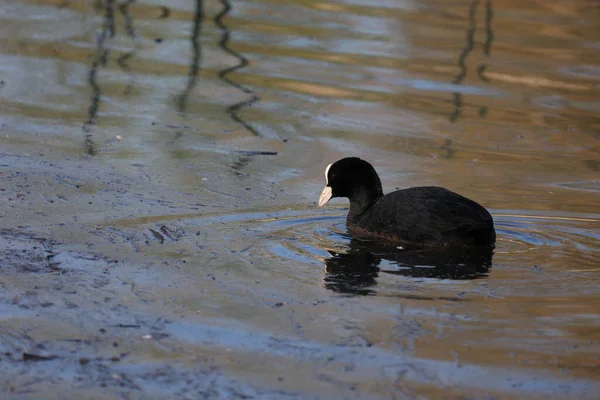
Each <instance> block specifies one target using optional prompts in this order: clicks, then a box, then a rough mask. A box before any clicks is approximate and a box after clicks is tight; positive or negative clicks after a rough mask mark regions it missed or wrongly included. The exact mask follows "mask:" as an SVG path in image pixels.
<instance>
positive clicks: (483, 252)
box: [324, 239, 493, 295]
mask: <svg viewBox="0 0 600 400" xmlns="http://www.w3.org/2000/svg"><path fill="white" fill-rule="evenodd" d="M329 253H330V254H331V257H329V258H327V259H325V268H326V273H325V278H324V282H325V287H326V288H327V289H330V290H333V291H334V292H339V293H346V294H353V295H373V294H375V290H374V288H373V287H374V286H375V285H376V284H377V278H378V277H379V276H380V274H394V275H403V276H407V277H412V278H438V279H456V280H462V279H476V278H479V277H482V276H486V275H487V274H488V272H489V269H490V267H491V264H492V255H493V249H492V248H491V247H488V248H484V249H469V250H465V249H460V250H448V249H444V250H439V249H435V250H432V249H419V250H404V249H403V250H400V249H396V248H390V247H384V246H382V245H378V244H376V243H373V242H365V241H360V240H357V239H352V241H351V242H350V248H349V250H348V251H347V252H346V253H334V252H331V251H330V252H329ZM382 279H385V277H382Z"/></svg>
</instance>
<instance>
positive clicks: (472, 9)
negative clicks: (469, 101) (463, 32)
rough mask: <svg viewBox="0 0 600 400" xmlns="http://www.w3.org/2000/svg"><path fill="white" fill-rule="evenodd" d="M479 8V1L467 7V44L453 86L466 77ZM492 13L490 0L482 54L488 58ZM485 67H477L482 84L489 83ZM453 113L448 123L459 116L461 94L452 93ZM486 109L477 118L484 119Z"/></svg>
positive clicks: (488, 0) (459, 60) (459, 59)
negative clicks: (467, 62)
mask: <svg viewBox="0 0 600 400" xmlns="http://www.w3.org/2000/svg"><path fill="white" fill-rule="evenodd" d="M478 6H479V0H473V1H472V2H471V6H470V7H469V26H468V28H467V43H466V45H465V47H464V49H463V51H462V52H461V54H460V56H459V57H458V66H459V68H460V71H459V73H458V75H457V76H456V78H454V81H453V83H454V84H455V85H459V84H461V83H462V82H463V81H464V80H465V79H466V77H467V66H466V64H465V62H466V60H467V57H468V56H469V54H470V53H471V52H472V51H473V47H474V45H475V29H476V28H477V21H476V18H475V14H476V13H477V7H478ZM493 15H494V12H493V8H492V0H487V1H486V4H485V32H486V40H485V43H484V49H483V51H484V54H485V56H486V57H489V56H490V53H491V48H492V42H493V40H494V33H493V31H492V18H493ZM485 68H486V65H485V64H484V63H481V64H480V65H479V67H477V76H478V77H479V79H481V80H482V81H483V82H489V79H488V78H487V77H486V76H485V75H484V72H485ZM453 96H454V100H453V103H454V107H455V108H454V112H453V113H452V114H451V115H450V122H455V121H456V120H457V119H458V117H459V116H460V113H461V110H462V105H463V102H462V93H460V92H454V93H453ZM487 111H488V110H487V107H485V106H484V107H481V108H480V109H479V116H480V117H485V116H486V115H487Z"/></svg>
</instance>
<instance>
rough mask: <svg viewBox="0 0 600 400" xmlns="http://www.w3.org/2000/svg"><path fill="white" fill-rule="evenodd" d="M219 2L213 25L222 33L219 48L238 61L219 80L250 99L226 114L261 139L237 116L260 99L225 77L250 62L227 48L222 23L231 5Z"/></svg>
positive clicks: (231, 107) (234, 106)
mask: <svg viewBox="0 0 600 400" xmlns="http://www.w3.org/2000/svg"><path fill="white" fill-rule="evenodd" d="M219 1H220V2H221V4H222V5H223V9H222V10H221V12H220V13H218V14H217V15H216V16H215V18H214V22H215V25H216V26H217V27H218V28H219V29H220V30H221V32H222V36H221V39H220V40H219V47H221V49H222V50H223V51H224V52H225V53H227V54H229V55H231V56H233V57H235V58H236V59H237V60H238V61H239V63H238V64H236V65H234V66H232V67H229V68H225V69H223V70H221V71H219V79H221V80H222V81H223V82H225V83H226V84H228V85H230V86H233V87H235V88H237V89H239V90H240V91H242V92H244V93H246V94H248V95H250V98H249V99H248V100H244V101H241V102H239V103H236V104H233V105H231V106H229V107H227V114H228V115H229V116H230V117H231V119H232V120H234V121H235V122H237V123H238V124H240V125H242V126H243V127H244V128H246V129H247V130H248V131H249V132H251V133H252V134H254V135H256V136H259V137H262V135H261V134H260V132H258V131H257V130H256V129H255V128H254V127H253V126H252V125H250V124H249V123H247V122H246V121H244V120H243V119H242V117H240V115H239V111H240V110H241V109H242V108H244V107H250V106H251V105H252V104H253V103H256V102H257V101H259V100H260V97H258V95H256V93H254V91H253V90H252V89H250V88H247V87H246V86H244V85H241V84H239V83H237V82H235V81H232V80H231V79H229V78H228V77H227V75H229V74H230V73H232V72H234V71H236V70H238V69H241V68H244V67H246V66H247V65H248V64H249V63H250V62H249V61H248V59H247V58H246V57H244V56H243V55H241V54H240V53H238V52H237V51H235V50H233V49H232V48H231V47H229V36H230V31H229V28H228V27H227V25H225V24H224V23H223V18H225V17H226V16H227V14H229V12H230V11H231V4H230V3H229V1H228V0H219Z"/></svg>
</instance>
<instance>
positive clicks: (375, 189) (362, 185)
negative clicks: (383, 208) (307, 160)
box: [319, 157, 383, 207]
mask: <svg viewBox="0 0 600 400" xmlns="http://www.w3.org/2000/svg"><path fill="white" fill-rule="evenodd" d="M381 196H383V191H382V189H381V181H380V180H379V176H378V175H377V172H375V168H373V166H372V165H371V164H369V163H368V162H366V161H364V160H361V159H360V158H357V157H348V158H342V159H341V160H338V161H336V162H334V163H333V164H329V165H328V166H327V168H326V169H325V188H324V189H323V191H322V192H321V197H320V198H319V207H322V206H324V205H325V204H327V202H328V201H329V200H330V199H331V198H333V197H347V198H349V199H350V203H352V202H353V201H355V202H360V203H364V205H367V204H370V203H372V202H373V201H375V200H377V199H378V198H379V197H381Z"/></svg>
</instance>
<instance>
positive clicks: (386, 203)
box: [319, 157, 496, 247]
mask: <svg viewBox="0 0 600 400" xmlns="http://www.w3.org/2000/svg"><path fill="white" fill-rule="evenodd" d="M325 182H326V185H325V188H324V189H323V192H321V197H320V198H319V207H322V206H324V205H325V204H326V203H327V202H328V201H329V200H330V199H331V198H333V197H347V198H348V199H349V200H350V211H349V212H348V217H347V219H346V225H347V226H348V230H349V232H350V233H351V234H352V235H353V236H354V237H356V238H360V239H367V240H377V241H383V242H388V243H391V244H392V243H393V244H396V245H400V246H403V247H450V246H452V247H456V246H459V247H482V246H491V245H493V244H494V242H495V241H496V231H495V230H494V221H493V220H492V216H491V215H490V213H489V212H488V211H487V210H486V209H485V208H483V207H482V206H481V205H479V204H478V203H476V202H474V201H473V200H470V199H467V198H466V197H463V196H461V195H459V194H456V193H454V192H451V191H450V190H448V189H444V188H441V187H434V186H424V187H414V188H410V189H404V190H397V191H395V192H392V193H388V194H386V195H385V196H384V195H383V191H382V189H381V181H380V180H379V176H378V175H377V172H375V169H374V168H373V166H372V165H371V164H369V163H368V162H366V161H364V160H361V159H360V158H357V157H348V158H343V159H341V160H338V161H336V162H334V163H333V164H329V165H328V166H327V168H326V169H325Z"/></svg>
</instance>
